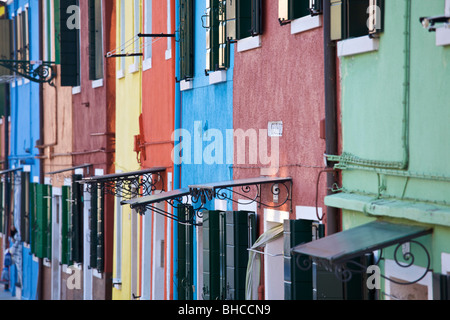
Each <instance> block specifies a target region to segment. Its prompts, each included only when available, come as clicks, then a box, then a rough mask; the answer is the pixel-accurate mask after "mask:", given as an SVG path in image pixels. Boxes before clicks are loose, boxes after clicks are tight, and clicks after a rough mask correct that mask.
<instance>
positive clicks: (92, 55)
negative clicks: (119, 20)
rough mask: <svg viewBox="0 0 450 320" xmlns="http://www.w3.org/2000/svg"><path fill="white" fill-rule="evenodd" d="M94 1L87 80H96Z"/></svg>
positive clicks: (93, 3) (93, 0)
mask: <svg viewBox="0 0 450 320" xmlns="http://www.w3.org/2000/svg"><path fill="white" fill-rule="evenodd" d="M95 2H96V1H95V0H89V80H96V78H95V76H96V66H95V51H96V50H95V31H96V30H95ZM91 214H92V213H91Z"/></svg>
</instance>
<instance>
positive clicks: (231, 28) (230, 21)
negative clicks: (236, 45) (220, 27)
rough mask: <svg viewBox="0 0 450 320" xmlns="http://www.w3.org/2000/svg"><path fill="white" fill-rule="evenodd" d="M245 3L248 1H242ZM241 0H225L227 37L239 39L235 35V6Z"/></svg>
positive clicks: (236, 25) (236, 12) (236, 24)
mask: <svg viewBox="0 0 450 320" xmlns="http://www.w3.org/2000/svg"><path fill="white" fill-rule="evenodd" d="M243 2H245V3H247V2H248V1H243ZM240 3H241V1H237V0H227V4H226V5H227V38H228V39H230V40H236V39H240V37H239V36H238V35H237V27H238V23H237V17H236V16H237V14H238V11H237V7H238V5H239V4H240Z"/></svg>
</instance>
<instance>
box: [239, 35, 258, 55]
mask: <svg viewBox="0 0 450 320" xmlns="http://www.w3.org/2000/svg"><path fill="white" fill-rule="evenodd" d="M257 48H261V36H259V35H258V36H255V37H248V38H244V39H241V40H238V42H237V52H244V51H248V50H252V49H257Z"/></svg>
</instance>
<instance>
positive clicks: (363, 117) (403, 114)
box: [339, 0, 450, 272]
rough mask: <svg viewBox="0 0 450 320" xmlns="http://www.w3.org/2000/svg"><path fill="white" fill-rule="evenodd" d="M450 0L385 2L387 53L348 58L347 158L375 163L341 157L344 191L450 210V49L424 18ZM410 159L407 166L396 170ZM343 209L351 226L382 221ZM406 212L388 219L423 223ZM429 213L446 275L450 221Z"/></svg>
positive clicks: (344, 103) (431, 240)
mask: <svg viewBox="0 0 450 320" xmlns="http://www.w3.org/2000/svg"><path fill="white" fill-rule="evenodd" d="M408 3H409V4H410V7H409V5H408ZM444 3H445V1H444V0H427V1H423V0H396V1H385V4H386V6H385V29H384V32H383V33H382V34H381V36H380V40H379V41H380V46H379V50H378V51H375V52H368V53H363V54H358V55H353V56H348V57H341V58H340V78H341V110H342V115H341V121H342V128H343V129H342V139H343V156H345V155H349V156H352V157H357V158H358V159H363V160H364V161H365V162H366V163H369V161H370V162H371V163H372V164H373V166H367V165H356V164H354V163H349V162H348V161H346V160H348V159H349V158H346V157H341V158H340V160H341V161H340V164H339V166H340V167H342V168H344V170H343V171H342V172H343V173H342V178H343V191H344V192H347V193H357V194H358V193H360V194H368V195H370V196H373V198H374V199H376V198H377V197H378V198H393V199H395V200H399V201H401V200H404V201H409V202H412V203H417V202H420V203H422V202H423V203H425V204H427V205H441V206H444V207H446V208H447V209H450V162H449V159H450V148H449V146H450V142H449V141H450V103H449V101H450V90H449V89H448V88H449V83H450V46H445V47H442V46H440V47H438V46H436V42H435V41H436V40H435V33H434V32H428V31H427V30H426V29H424V28H423V27H422V25H421V23H420V22H419V18H420V17H428V16H436V15H443V14H444ZM408 8H409V9H410V10H409V9H408ZM408 22H409V23H408ZM408 84H409V87H408ZM366 160H367V161H366ZM405 160H407V164H408V165H407V167H405V168H404V170H402V169H399V168H398V167H397V168H396V167H395V165H397V166H398V165H399V164H400V163H402V162H403V161H405ZM391 166H392V167H391ZM343 209H344V210H343V217H342V219H343V228H344V229H347V228H351V227H354V226H357V225H360V224H362V223H366V222H369V221H371V220H373V219H374V217H370V216H367V215H364V214H362V213H361V212H357V211H350V210H346V209H345V208H343ZM347 209H348V208H347ZM399 212H400V214H399V215H398V216H397V217H396V218H392V217H391V218H388V219H390V220H391V221H393V222H402V223H405V222H407V223H417V221H414V220H409V219H410V218H411V217H409V216H408V214H407V213H406V212H405V213H404V214H402V212H401V211H399ZM429 216H430V218H427V219H428V220H427V219H425V220H420V223H421V224H430V225H432V226H433V227H434V232H433V235H432V236H429V237H428V238H427V240H425V244H426V245H429V250H430V253H431V255H432V268H433V269H434V271H435V272H440V270H441V252H450V247H449V246H448V244H449V243H450V226H448V223H447V220H445V221H444V219H443V218H439V219H440V220H439V219H438V220H436V218H434V217H433V216H432V213H431V214H430V215H429ZM378 218H383V217H380V216H378ZM432 218H433V219H432ZM420 260H422V261H423V259H420ZM422 261H419V262H418V264H419V265H421V264H422Z"/></svg>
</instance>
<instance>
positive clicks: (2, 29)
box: [0, 19, 14, 76]
mask: <svg viewBox="0 0 450 320" xmlns="http://www.w3.org/2000/svg"><path fill="white" fill-rule="evenodd" d="M12 32H13V28H12V21H11V20H8V19H0V43H1V44H2V45H1V46H0V60H11V59H12V54H11V53H12V52H13V51H14V47H13V43H12V39H13V38H12V34H13V33H12ZM4 75H11V70H9V69H6V68H3V67H0V76H4Z"/></svg>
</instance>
